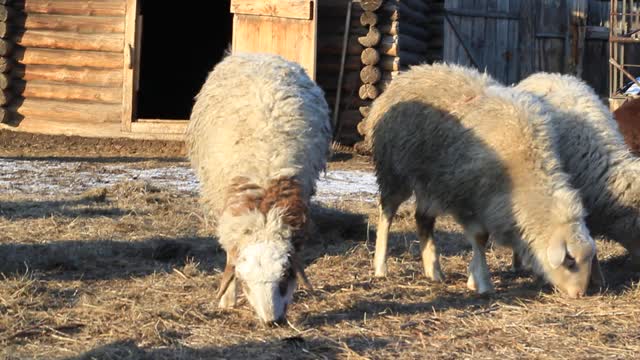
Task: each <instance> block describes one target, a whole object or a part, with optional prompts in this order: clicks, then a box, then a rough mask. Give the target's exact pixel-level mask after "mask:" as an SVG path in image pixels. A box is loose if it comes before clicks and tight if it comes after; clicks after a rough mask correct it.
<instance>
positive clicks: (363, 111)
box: [358, 106, 371, 135]
mask: <svg viewBox="0 0 640 360" xmlns="http://www.w3.org/2000/svg"><path fill="white" fill-rule="evenodd" d="M358 111H360V115H362V117H367V116H368V115H369V113H370V112H371V106H360V107H359V108H358ZM360 134H361V135H362V133H360Z"/></svg>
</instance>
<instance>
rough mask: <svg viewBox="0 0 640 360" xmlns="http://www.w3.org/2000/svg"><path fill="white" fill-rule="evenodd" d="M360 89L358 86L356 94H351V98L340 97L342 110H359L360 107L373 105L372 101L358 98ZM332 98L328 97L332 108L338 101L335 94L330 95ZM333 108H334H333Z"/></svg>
mask: <svg viewBox="0 0 640 360" xmlns="http://www.w3.org/2000/svg"><path fill="white" fill-rule="evenodd" d="M359 89H360V86H358V87H357V88H356V91H355V93H354V94H349V96H341V97H340V108H341V109H357V108H359V107H360V106H365V105H369V104H371V100H362V99H360V98H359V97H358V90H359ZM330 95H331V96H328V97H327V98H326V99H327V103H328V104H330V105H331V106H333V105H334V104H335V101H336V97H335V96H333V94H330ZM332 108H333V107H332Z"/></svg>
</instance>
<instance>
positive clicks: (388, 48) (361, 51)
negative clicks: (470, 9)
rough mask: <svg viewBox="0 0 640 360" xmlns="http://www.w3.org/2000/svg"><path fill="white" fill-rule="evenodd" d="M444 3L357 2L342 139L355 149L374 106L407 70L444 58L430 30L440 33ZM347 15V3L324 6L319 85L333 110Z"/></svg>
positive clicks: (337, 0) (339, 0) (328, 0)
mask: <svg viewBox="0 0 640 360" xmlns="http://www.w3.org/2000/svg"><path fill="white" fill-rule="evenodd" d="M442 4H443V2H442V1H431V0H363V1H361V2H357V3H356V2H354V3H353V4H352V6H351V18H350V25H349V29H348V30H349V37H348V42H347V48H346V55H347V56H346V58H345V63H344V76H343V81H342V90H341V97H340V106H339V108H338V111H339V116H338V129H337V134H336V139H337V141H339V142H340V143H342V144H344V145H354V144H355V143H357V142H358V141H360V140H361V139H362V135H361V134H360V133H359V131H358V129H357V126H358V124H359V123H361V121H362V119H363V118H364V117H365V116H366V114H367V112H368V108H369V106H370V104H371V102H372V101H373V100H374V99H375V98H376V97H378V96H379V94H380V93H381V92H383V91H384V89H385V88H386V86H387V85H388V84H389V82H390V81H391V80H392V79H393V77H394V76H396V75H397V74H398V72H399V71H400V70H401V69H405V68H407V67H408V66H409V65H415V64H419V63H423V62H433V61H437V60H440V59H441V58H442V57H441V53H442V52H441V50H440V51H439V49H441V46H442V45H441V44H442V42H441V41H440V42H438V41H437V40H436V41H432V33H431V31H430V28H436V29H438V26H439V25H438V23H439V21H440V22H441V20H442V15H441V12H442V9H443V5H442ZM432 5H433V6H432ZM346 14H347V1H344V0H325V1H320V3H319V8H318V62H317V63H318V67H317V81H318V84H319V85H320V86H321V87H322V88H323V89H324V91H325V93H326V95H327V100H328V102H329V106H330V108H331V109H332V110H333V109H334V106H335V102H336V93H337V88H338V74H339V72H340V66H341V63H340V61H341V51H342V42H343V36H344V31H345V17H346ZM438 14H440V15H439V18H438ZM440 29H441V26H440ZM435 33H436V34H437V33H438V32H437V31H436V32H435ZM439 33H440V34H441V33H442V30H439Z"/></svg>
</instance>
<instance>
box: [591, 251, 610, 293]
mask: <svg viewBox="0 0 640 360" xmlns="http://www.w3.org/2000/svg"><path fill="white" fill-rule="evenodd" d="M591 284H593V285H594V286H595V287H597V288H604V287H605V286H607V283H606V281H605V279H604V275H603V274H602V269H601V268H600V262H599V261H598V254H595V255H593V259H592V260H591Z"/></svg>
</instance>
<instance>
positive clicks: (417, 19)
mask: <svg viewBox="0 0 640 360" xmlns="http://www.w3.org/2000/svg"><path fill="white" fill-rule="evenodd" d="M378 17H379V18H382V17H387V18H388V19H389V20H391V21H401V22H403V23H404V22H408V23H411V24H414V25H417V26H424V24H426V23H427V22H428V21H429V18H428V17H427V16H425V15H424V14H422V13H419V12H416V11H413V10H411V9H410V8H409V7H407V5H405V4H404V3H395V2H387V3H385V4H384V5H383V6H382V8H380V10H379V14H378ZM381 21H382V20H381Z"/></svg>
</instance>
